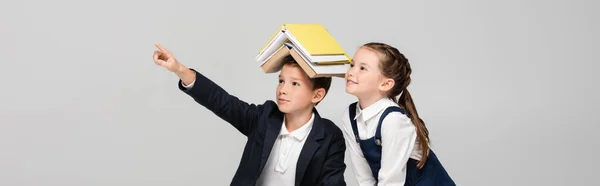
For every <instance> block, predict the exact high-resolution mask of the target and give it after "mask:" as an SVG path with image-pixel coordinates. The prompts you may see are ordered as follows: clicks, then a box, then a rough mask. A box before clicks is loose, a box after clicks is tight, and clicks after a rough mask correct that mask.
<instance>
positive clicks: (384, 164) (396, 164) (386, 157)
mask: <svg viewBox="0 0 600 186" xmlns="http://www.w3.org/2000/svg"><path fill="white" fill-rule="evenodd" d="M381 138H382V139H381V146H382V149H381V169H379V183H378V185H404V182H405V181H406V163H407V162H408V159H409V158H410V155H411V153H412V151H413V149H414V148H415V141H416V140H417V132H416V129H415V126H414V125H413V124H412V122H411V120H410V119H409V118H408V117H406V116H405V115H403V114H402V113H400V112H392V113H390V114H388V115H387V116H386V117H385V119H384V120H383V122H382V125H381Z"/></svg>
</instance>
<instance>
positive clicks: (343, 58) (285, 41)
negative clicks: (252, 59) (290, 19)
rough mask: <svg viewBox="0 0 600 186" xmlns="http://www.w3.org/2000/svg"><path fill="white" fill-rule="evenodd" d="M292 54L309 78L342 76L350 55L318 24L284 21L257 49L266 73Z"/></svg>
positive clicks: (281, 64)
mask: <svg viewBox="0 0 600 186" xmlns="http://www.w3.org/2000/svg"><path fill="white" fill-rule="evenodd" d="M288 55H291V56H292V57H293V58H294V59H295V60H296V62H298V64H299V65H300V67H301V68H302V70H304V71H305V72H306V74H308V76H309V77H310V78H316V77H344V74H345V73H346V71H347V70H348V67H349V64H350V60H351V59H350V57H348V55H347V54H346V52H345V51H344V49H342V47H341V46H340V45H339V44H338V43H337V41H336V40H335V39H334V38H333V37H332V36H331V34H330V33H329V31H327V29H325V28H324V27H323V26H322V25H321V24H284V25H283V26H281V28H280V29H278V30H277V32H276V33H275V34H274V35H273V36H272V37H271V39H269V41H268V42H267V44H266V45H265V46H264V47H263V48H262V49H261V50H260V52H259V54H258V56H256V60H257V61H258V62H260V64H261V65H260V66H261V68H262V69H263V71H264V72H265V73H274V72H278V71H280V70H281V68H282V67H283V61H282V59H283V58H284V57H286V56H288Z"/></svg>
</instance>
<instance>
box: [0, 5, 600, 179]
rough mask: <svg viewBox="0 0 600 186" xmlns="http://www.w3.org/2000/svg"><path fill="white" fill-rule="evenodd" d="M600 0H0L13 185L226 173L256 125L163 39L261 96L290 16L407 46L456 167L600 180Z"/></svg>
mask: <svg viewBox="0 0 600 186" xmlns="http://www.w3.org/2000/svg"><path fill="white" fill-rule="evenodd" d="M599 4H600V3H599V2H598V1H592V0H588V1H584V0H577V1H574V0H571V1H567V0H554V1H542V0H537V1H536V0H526V1H523V0H504V1H475V0H456V1H441V0H437V1H397V0H396V1H371V2H367V1H347V0H328V1H323V0H305V1H274V0H269V1H266V0H265V1H242V0H238V1H232V0H220V1H141V0H136V1H133V0H124V1H121V0H119V1H117V0H103V1H74V0H57V1H41V0H21V1H15V0H8V1H7V0H3V1H1V2H0V42H1V43H0V56H1V57H0V63H1V65H2V66H1V67H0V85H1V87H2V88H1V91H0V185H2V186H25V185H26V186H34V185H36V186H37V185H41V186H46V185H48V186H55V185H56V186H58V185H60V186H82V185H85V186H96V185H97V186H100V185H101V186H121V185H122V186H133V185H139V186H142V185H143V186H154V185H156V186H158V185H161V186H162V185H170V186H178V185H181V186H183V185H228V184H229V182H230V180H231V178H232V176H233V174H234V172H235V170H236V168H237V165H238V162H239V158H240V157H241V153H242V149H243V145H244V143H245V140H244V137H243V136H242V135H241V134H239V133H237V132H236V130H235V129H234V128H233V127H231V126H229V125H228V124H227V123H225V122H223V121H222V120H220V119H218V118H217V117H216V116H214V115H213V114H212V113H211V112H210V111H208V110H206V109H205V108H204V107H201V106H200V105H197V104H196V103H195V102H193V100H192V99H191V98H190V97H188V96H187V95H185V94H183V93H182V92H180V91H179V90H178V89H177V84H176V83H177V80H178V79H177V78H176V76H175V75H174V74H172V73H169V72H167V71H166V70H164V69H162V68H160V67H158V66H156V65H155V64H154V63H153V62H152V52H153V50H154V49H155V48H154V46H153V44H154V43H155V42H158V43H161V44H163V45H164V46H166V47H167V48H168V49H170V50H172V51H173V52H174V53H175V55H176V57H177V58H178V59H179V60H180V61H181V62H182V63H184V64H186V65H187V66H189V67H193V68H195V69H198V70H199V71H200V72H202V73H204V74H205V75H206V76H208V77H210V78H211V79H213V80H214V81H216V82H217V83H219V84H220V85H221V86H222V87H224V88H225V89H226V90H228V91H229V92H231V93H232V94H234V95H236V96H239V97H240V98H242V99H244V100H246V101H248V102H253V103H262V102H263V101H264V100H266V99H274V95H275V86H276V74H268V75H265V74H263V73H262V71H261V69H260V68H259V67H258V64H257V63H256V62H254V57H255V56H256V54H257V53H258V50H259V49H260V47H262V46H263V45H264V43H265V42H266V41H267V39H268V38H269V37H270V36H271V35H272V34H273V33H274V31H275V29H277V28H278V27H279V26H280V25H281V24H283V23H321V24H324V25H325V26H326V27H327V28H328V29H329V31H330V32H331V33H332V34H333V35H334V37H335V38H336V39H337V40H338V42H339V43H340V44H341V45H342V46H343V47H344V49H346V50H347V52H348V54H350V55H353V54H354V52H355V50H356V49H357V48H358V46H360V45H361V44H363V43H365V42H369V41H383V42H386V43H389V44H392V45H394V46H396V47H398V48H399V49H400V50H401V51H402V52H403V53H404V54H406V56H407V57H408V58H409V60H411V65H412V66H413V70H414V72H413V76H412V78H413V84H412V85H411V86H409V88H410V91H411V92H412V94H413V96H414V99H415V103H416V105H417V108H418V111H419V112H420V115H421V116H422V118H423V119H424V120H425V122H426V124H427V126H428V128H429V129H430V131H431V139H432V142H433V148H434V149H435V150H436V152H437V154H438V156H439V157H440V159H441V160H442V162H443V163H444V165H445V166H446V168H447V170H448V171H449V173H450V174H451V176H452V177H453V178H454V179H455V181H456V182H457V183H458V185H473V186H480V185H498V186H505V185H544V186H547V185H557V186H558V185H599V184H600V181H598V179H597V176H598V175H596V174H597V173H598V171H597V167H598V166H599V165H600V163H599V161H598V159H597V157H598V156H599V155H600V153H599V152H598V150H597V149H598V142H599V137H596V136H594V135H595V134H597V130H598V129H599V127H598V124H600V122H599V115H598V113H597V112H598V111H599V110H600V106H599V104H600V101H599V99H598V97H597V95H598V94H600V88H599V87H598V79H599V78H600V75H598V74H597V73H596V74H595V73H594V72H595V71H597V70H598V68H599V67H600V66H599V65H598V62H600V61H598V58H597V55H596V54H597V53H598V49H599V45H598V43H600V39H599V37H598V35H597V34H598V33H600V27H599V23H600V13H598V12H597V10H598V8H599V6H598V5H599ZM291 8H295V9H297V10H294V11H292V10H291ZM233 66H235V67H236V68H232V67H233ZM353 101H355V98H354V97H352V96H350V95H347V94H345V92H344V83H343V80H342V79H338V78H336V79H335V80H334V82H333V85H332V88H331V92H330V94H329V95H328V96H327V97H326V98H325V100H324V102H323V103H322V104H320V105H319V106H318V109H319V110H320V112H321V114H322V115H323V116H325V117H328V118H330V119H332V120H333V121H334V122H336V123H338V124H340V123H341V117H342V112H343V109H344V108H345V107H346V106H347V105H348V104H350V103H351V102H353ZM351 175H352V171H351V169H347V174H346V176H347V177H346V179H347V181H348V183H349V185H356V183H355V180H354V178H352V177H351Z"/></svg>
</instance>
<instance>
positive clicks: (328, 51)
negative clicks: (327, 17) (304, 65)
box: [283, 24, 346, 55]
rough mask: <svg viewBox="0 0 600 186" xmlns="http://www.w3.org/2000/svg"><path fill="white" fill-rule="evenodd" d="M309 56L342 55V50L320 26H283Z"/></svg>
mask: <svg viewBox="0 0 600 186" xmlns="http://www.w3.org/2000/svg"><path fill="white" fill-rule="evenodd" d="M283 27H284V28H286V29H287V30H288V31H289V32H291V35H292V36H293V38H295V39H296V41H297V42H298V43H299V44H298V45H299V46H301V48H304V49H305V50H306V52H308V54H310V55H336V54H337V55H344V54H345V53H346V52H344V49H342V47H341V46H340V45H339V44H338V43H337V41H335V39H334V38H333V36H331V34H329V31H327V29H325V27H323V26H322V25H320V24H285V25H284V26H283Z"/></svg>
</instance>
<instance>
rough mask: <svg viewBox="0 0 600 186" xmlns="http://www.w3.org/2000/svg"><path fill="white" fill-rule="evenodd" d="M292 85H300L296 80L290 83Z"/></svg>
mask: <svg viewBox="0 0 600 186" xmlns="http://www.w3.org/2000/svg"><path fill="white" fill-rule="evenodd" d="M292 85H294V86H300V84H299V83H297V82H294V83H292Z"/></svg>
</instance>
